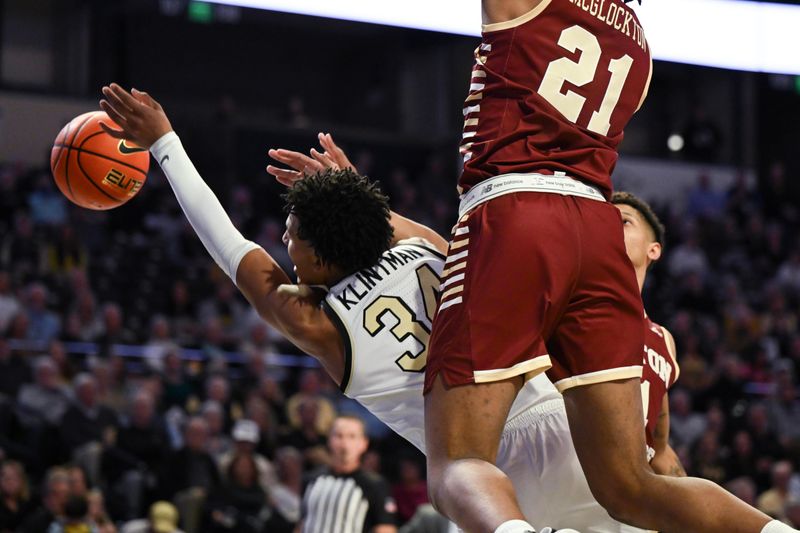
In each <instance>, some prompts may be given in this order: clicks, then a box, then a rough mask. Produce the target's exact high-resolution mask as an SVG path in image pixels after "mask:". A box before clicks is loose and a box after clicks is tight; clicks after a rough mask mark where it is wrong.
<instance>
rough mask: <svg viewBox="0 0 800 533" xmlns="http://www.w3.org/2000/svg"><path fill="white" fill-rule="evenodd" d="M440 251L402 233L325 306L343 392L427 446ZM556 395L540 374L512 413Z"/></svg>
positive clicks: (334, 292) (342, 284)
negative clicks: (340, 351) (336, 337)
mask: <svg viewBox="0 0 800 533" xmlns="http://www.w3.org/2000/svg"><path fill="white" fill-rule="evenodd" d="M444 260H445V257H444V255H442V254H440V253H439V252H437V251H436V250H435V248H434V247H433V245H431V244H430V243H428V242H427V241H425V240H423V239H408V240H405V241H400V242H399V243H398V244H397V245H396V246H395V247H393V248H391V249H390V250H387V251H386V252H384V253H383V256H382V257H381V259H380V260H379V261H378V263H377V264H376V265H375V266H373V267H372V268H368V269H364V270H362V271H360V272H357V273H355V274H352V275H351V276H348V277H346V278H344V279H343V280H341V281H340V282H339V283H338V284H336V285H335V286H334V287H332V288H331V289H330V291H329V292H328V295H327V296H326V297H325V300H324V303H323V306H324V307H325V310H326V312H327V313H328V316H329V317H330V319H331V320H332V321H333V323H334V324H335V325H336V327H337V328H338V330H339V333H340V334H341V335H342V338H343V340H344V345H345V369H344V376H343V378H342V383H341V389H342V392H343V393H344V394H345V395H347V396H349V397H350V398H353V399H354V400H357V401H358V402H359V403H361V404H362V405H363V406H364V407H366V408H367V409H368V410H369V411H370V412H371V413H372V414H373V415H375V416H376V417H377V418H378V419H380V420H381V421H382V422H383V423H384V424H386V425H387V426H389V427H390V428H391V429H392V430H394V431H395V432H396V433H397V434H399V435H400V436H402V437H404V438H405V439H406V440H408V441H409V442H410V443H411V444H413V445H414V446H416V447H417V448H419V449H420V450H421V451H422V452H423V453H424V452H425V422H424V399H423V395H422V389H423V386H424V384H425V363H426V359H427V355H428V339H429V337H430V332H431V323H432V322H433V316H434V313H435V312H436V302H437V298H438V295H439V276H440V275H441V272H442V267H443V266H444ZM558 397H560V396H559V395H558V393H557V392H556V389H555V387H553V385H552V384H551V383H550V382H549V381H548V380H547V378H546V377H544V375H541V376H539V377H537V378H535V379H533V380H531V381H529V382H528V383H526V385H525V387H523V389H522V391H521V392H520V394H519V395H518V396H517V400H516V401H515V402H514V405H513V406H512V408H511V412H510V413H509V418H512V417H514V416H516V415H517V414H519V413H520V412H522V411H523V410H525V409H527V408H528V407H529V406H531V405H533V404H536V403H539V402H541V401H544V400H546V399H550V398H558Z"/></svg>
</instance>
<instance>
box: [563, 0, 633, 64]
mask: <svg viewBox="0 0 800 533" xmlns="http://www.w3.org/2000/svg"><path fill="white" fill-rule="evenodd" d="M569 1H570V2H571V3H572V4H573V5H575V6H576V7H580V8H581V9H583V10H584V11H586V12H587V13H589V14H590V15H592V16H593V17H595V18H597V20H599V21H601V22H605V23H606V24H608V25H609V26H611V27H613V28H614V29H616V30H618V31H619V32H620V33H624V34H625V35H627V36H628V37H630V38H631V39H633V41H634V42H635V43H636V44H637V45H638V46H640V47H641V49H642V50H644V51H645V52H646V51H647V40H646V39H645V38H644V30H642V26H641V25H640V24H639V23H638V22H636V19H635V18H634V16H633V13H632V12H631V11H630V10H629V9H628V8H626V7H623V6H621V5H619V4H617V3H616V2H614V0H569Z"/></svg>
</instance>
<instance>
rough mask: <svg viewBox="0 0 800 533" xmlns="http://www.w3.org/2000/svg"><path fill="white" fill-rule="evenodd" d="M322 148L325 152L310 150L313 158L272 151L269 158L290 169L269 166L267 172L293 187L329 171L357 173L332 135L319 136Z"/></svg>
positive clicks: (297, 153)
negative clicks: (304, 179) (305, 178)
mask: <svg viewBox="0 0 800 533" xmlns="http://www.w3.org/2000/svg"><path fill="white" fill-rule="evenodd" d="M317 138H318V139H319V144H320V146H321V147H322V148H323V149H324V150H325V151H324V152H320V151H318V150H317V149H315V148H312V149H311V150H310V152H309V153H310V154H311V156H310V157H309V156H307V155H305V154H301V153H300V152H295V151H292V150H285V149H283V148H279V149H277V150H276V149H270V150H269V152H268V153H269V156H270V157H271V158H273V159H275V160H276V161H280V162H281V163H283V164H284V165H287V166H288V167H290V169H291V170H290V169H286V168H279V167H276V166H274V165H269V166H267V172H269V173H270V174H272V175H273V176H275V179H277V180H278V181H279V182H280V183H282V184H284V185H286V186H287V187H291V186H293V185H294V183H295V182H296V181H298V180H301V179H303V178H304V177H306V176H310V175H312V174H317V173H319V172H324V171H326V170H328V169H333V170H340V169H344V168H350V169H352V170H353V171H354V172H355V167H354V166H353V164H352V163H351V162H350V160H349V159H348V158H347V156H346V155H345V153H344V151H343V150H342V149H341V148H339V147H338V146H337V145H336V143H334V142H333V137H331V134H330V133H319V134H318V135H317Z"/></svg>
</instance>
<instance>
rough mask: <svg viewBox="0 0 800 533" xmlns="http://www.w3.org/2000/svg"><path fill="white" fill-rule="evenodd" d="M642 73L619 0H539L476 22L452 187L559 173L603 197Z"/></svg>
mask: <svg viewBox="0 0 800 533" xmlns="http://www.w3.org/2000/svg"><path fill="white" fill-rule="evenodd" d="M651 72H652V60H651V57H650V49H649V47H648V44H647V41H646V40H645V37H644V33H643V31H642V27H641V25H640V24H639V21H638V19H637V18H636V16H635V14H634V13H633V11H632V10H631V9H630V8H629V7H628V6H627V5H625V4H624V3H623V2H622V1H621V0H543V2H542V3H541V4H540V5H539V6H537V7H536V8H535V9H534V10H533V11H531V12H529V13H527V14H526V15H523V16H521V17H519V18H517V19H514V20H511V21H508V22H503V23H499V24H488V25H484V26H483V41H482V43H481V45H480V46H479V47H478V48H477V49H476V50H475V65H474V67H473V69H472V81H471V83H470V92H469V96H468V97H467V99H466V102H465V104H464V133H463V140H462V143H461V153H462V155H463V158H464V172H463V173H462V175H461V179H460V180H459V187H460V190H461V191H466V190H468V189H469V188H470V187H472V186H473V185H475V184H476V183H480V182H481V181H483V180H485V179H488V178H491V177H494V176H498V175H500V174H507V173H511V172H540V173H543V174H553V173H554V172H557V171H561V172H565V173H566V174H567V175H568V176H571V177H573V178H577V179H580V180H582V181H584V182H586V183H589V184H591V185H595V186H597V187H599V188H600V190H601V191H602V192H603V193H604V194H605V195H608V196H610V195H611V191H612V188H611V177H610V176H611V172H612V171H613V170H614V165H615V164H616V161H617V146H618V145H619V143H620V141H621V140H622V130H623V128H624V127H625V125H626V124H627V123H628V120H630V118H631V116H633V114H634V113H635V112H636V110H637V109H639V106H640V105H641V104H642V102H643V101H644V97H645V95H646V94H647V87H648V85H649V84H650V75H651Z"/></svg>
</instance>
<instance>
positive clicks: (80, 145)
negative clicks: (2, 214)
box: [50, 111, 150, 210]
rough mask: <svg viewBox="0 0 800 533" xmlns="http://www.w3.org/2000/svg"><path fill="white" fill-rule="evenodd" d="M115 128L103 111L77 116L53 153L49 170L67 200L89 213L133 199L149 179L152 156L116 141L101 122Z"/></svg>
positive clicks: (66, 128) (63, 132) (130, 145)
mask: <svg viewBox="0 0 800 533" xmlns="http://www.w3.org/2000/svg"><path fill="white" fill-rule="evenodd" d="M101 121H102V122H103V123H104V124H107V125H108V126H111V127H112V128H115V127H116V126H115V125H114V122H112V120H111V119H110V118H108V115H106V114H105V112H104V111H92V112H90V113H84V114H83V115H80V116H77V117H75V118H74V119H72V121H71V122H70V123H69V124H67V125H66V126H64V127H63V128H62V129H61V131H60V132H59V134H58V136H57V137H56V141H55V143H54V144H53V150H52V151H51V152H50V169H51V170H52V172H53V177H54V178H55V180H56V185H58V188H59V189H61V192H62V193H64V196H66V197H67V198H69V199H70V200H71V201H72V202H74V203H76V204H78V205H79V206H81V207H86V208H88V209H98V210H102V209H111V208H114V207H117V206H119V205H122V204H124V203H125V202H127V201H128V200H130V199H131V198H133V197H134V196H136V193H138V192H139V190H140V189H141V188H142V185H144V182H145V180H146V179H147V169H148V168H149V167H150V153H149V152H148V151H147V150H145V149H144V148H139V147H138V146H134V145H132V144H130V143H128V142H127V141H122V140H120V139H115V138H113V137H111V136H110V135H108V134H107V133H106V132H104V131H103V130H102V128H101V127H100V122H101Z"/></svg>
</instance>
